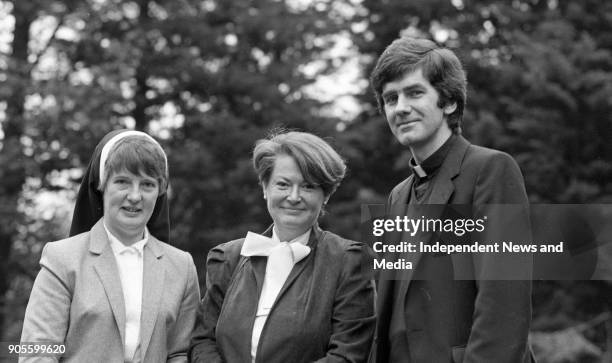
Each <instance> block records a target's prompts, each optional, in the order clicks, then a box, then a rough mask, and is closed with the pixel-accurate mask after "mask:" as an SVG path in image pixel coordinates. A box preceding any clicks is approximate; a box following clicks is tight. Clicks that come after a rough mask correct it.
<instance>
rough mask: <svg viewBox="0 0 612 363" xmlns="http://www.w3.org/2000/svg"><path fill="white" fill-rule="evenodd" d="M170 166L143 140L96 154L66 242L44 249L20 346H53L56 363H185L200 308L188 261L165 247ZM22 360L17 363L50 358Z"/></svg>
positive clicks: (127, 137) (124, 137)
mask: <svg viewBox="0 0 612 363" xmlns="http://www.w3.org/2000/svg"><path fill="white" fill-rule="evenodd" d="M167 187H168V161H167V158H166V154H165V152H164V151H163V149H162V147H161V146H160V144H159V143H158V142H157V141H155V140H154V139H153V138H152V137H151V136H149V135H147V134H146V133H143V132H139V131H132V130H116V131H113V132H111V133H109V134H107V135H106V136H105V137H104V138H103V139H102V141H101V142H100V143H99V144H98V146H97V147H96V149H95V151H94V154H93V156H92V158H91V161H90V163H89V166H88V168H87V171H86V173H85V176H84V178H83V181H82V183H81V186H80V190H79V192H78V195H77V201H76V206H75V208H74V214H73V219H72V226H71V229H70V236H71V237H69V238H67V239H63V240H60V241H56V242H50V243H47V244H46V245H45V246H44V248H43V251H42V256H41V259H40V266H41V270H40V272H39V273H38V275H37V277H36V280H35V281H34V286H33V288H32V292H31V295H30V299H29V301H28V306H27V308H26V314H25V318H24V323H23V331H22V335H21V341H22V342H28V343H36V342H44V343H53V344H57V345H60V346H62V347H63V349H61V350H63V351H64V353H63V354H62V355H61V357H59V356H55V358H59V359H60V360H61V361H64V362H130V363H137V362H186V361H187V350H188V348H189V337H190V334H191V331H192V329H193V326H194V321H195V314H196V309H197V306H198V301H199V299H200V292H199V288H198V278H197V274H196V269H195V265H194V263H193V259H192V257H191V255H190V254H189V253H187V252H184V251H181V250H179V249H177V248H175V247H172V246H170V245H169V244H167V242H168V241H169V229H170V227H169V217H168V200H167ZM26 355H27V354H25V355H22V356H21V358H20V362H34V361H39V360H42V359H47V360H48V357H45V358H43V357H41V355H40V354H31V355H30V356H26Z"/></svg>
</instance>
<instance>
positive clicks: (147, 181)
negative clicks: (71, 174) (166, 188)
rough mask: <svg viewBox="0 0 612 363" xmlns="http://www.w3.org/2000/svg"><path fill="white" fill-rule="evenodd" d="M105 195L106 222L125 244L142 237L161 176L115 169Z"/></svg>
mask: <svg viewBox="0 0 612 363" xmlns="http://www.w3.org/2000/svg"><path fill="white" fill-rule="evenodd" d="M103 195H104V222H105V224H106V227H107V228H108V229H109V230H110V232H111V233H112V234H113V235H114V236H115V237H117V238H118V239H119V240H120V241H121V242H123V243H124V244H125V245H131V244H132V243H134V242H137V241H139V240H141V239H142V238H143V233H144V228H145V226H146V224H147V222H148V221H149V219H150V218H151V214H153V209H154V208H155V201H156V200H157V196H158V195H159V183H158V182H157V180H156V179H155V178H153V177H151V176H149V175H145V174H142V173H141V174H140V175H136V174H133V173H131V172H129V171H127V170H123V171H120V172H117V173H112V174H111V175H110V176H109V178H108V181H107V182H106V186H105V188H104V194H103Z"/></svg>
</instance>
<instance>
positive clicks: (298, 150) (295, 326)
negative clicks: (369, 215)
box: [190, 132, 375, 363]
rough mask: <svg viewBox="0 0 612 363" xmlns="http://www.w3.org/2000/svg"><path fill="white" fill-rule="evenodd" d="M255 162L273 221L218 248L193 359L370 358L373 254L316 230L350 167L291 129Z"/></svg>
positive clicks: (264, 144)
mask: <svg viewBox="0 0 612 363" xmlns="http://www.w3.org/2000/svg"><path fill="white" fill-rule="evenodd" d="M253 165H254V168H255V171H256V172H257V174H258V177H259V181H260V183H261V185H262V187H263V197H264V199H265V200H266V203H267V207H268V212H269V213H270V216H271V217H272V220H273V221H274V224H273V226H272V227H270V228H268V230H267V231H266V232H264V233H263V235H258V234H255V233H251V232H249V233H248V234H247V236H246V238H242V239H239V240H234V241H231V242H227V243H224V244H221V245H219V246H217V247H215V248H213V249H212V250H211V251H210V253H209V255H208V259H207V265H206V270H207V278H206V293H205V296H204V299H203V300H202V302H201V304H200V308H199V311H198V316H197V319H196V329H195V331H194V336H193V339H192V346H191V353H190V355H191V359H192V361H193V362H206V363H212V362H232V363H234V362H266V363H270V362H271V363H274V362H313V361H317V362H365V361H366V360H367V358H368V353H369V349H370V345H371V341H372V336H373V332H374V323H375V316H374V287H373V284H372V282H371V280H370V279H369V277H368V276H367V274H365V273H362V263H367V261H368V260H371V258H372V251H371V249H370V248H369V247H368V246H367V245H365V244H363V243H359V242H354V241H349V240H346V239H343V238H341V237H339V236H337V235H335V234H333V233H331V232H327V231H323V230H321V229H320V228H319V226H318V224H317V219H318V217H319V215H320V214H321V211H322V209H323V207H324V206H325V204H326V203H327V201H328V200H329V198H330V196H331V195H332V194H333V193H334V191H335V190H336V188H337V187H338V185H339V184H340V182H341V180H342V179H343V178H344V174H345V170H346V166H345V164H344V161H343V160H342V158H341V157H340V156H339V155H338V153H336V151H335V150H334V149H333V148H332V147H331V146H330V145H329V144H327V143H326V142H325V141H323V140H322V139H321V138H319V137H317V136H315V135H312V134H309V133H304V132H288V133H281V134H277V135H275V136H272V137H270V138H269V139H265V140H259V141H258V142H257V144H256V146H255V149H254V151H253Z"/></svg>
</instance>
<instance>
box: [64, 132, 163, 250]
mask: <svg viewBox="0 0 612 363" xmlns="http://www.w3.org/2000/svg"><path fill="white" fill-rule="evenodd" d="M127 136H141V137H146V138H148V139H149V140H152V141H153V142H155V143H156V144H157V141H155V140H154V139H153V138H152V137H151V136H149V135H147V134H145V133H144V132H140V131H134V130H115V131H111V132H109V133H108V134H106V136H104V137H103V138H102V140H101V141H100V143H98V145H97V146H96V149H95V150H94V153H93V156H92V157H91V160H90V161H89V165H88V166H87V170H86V171H85V175H84V176H83V181H81V186H80V187H79V193H78V194H77V200H76V205H75V207H74V213H73V215H72V225H71V226H70V236H74V235H77V234H79V233H83V232H88V231H89V230H90V229H91V228H92V227H93V226H94V224H96V223H97V222H98V221H99V220H100V218H102V216H103V215H104V211H103V205H104V203H103V197H102V192H101V191H100V190H98V186H99V185H100V182H101V180H102V178H101V175H102V173H103V172H104V164H103V162H105V161H106V158H107V157H108V155H109V152H110V151H111V150H112V148H113V146H114V145H115V143H116V142H117V141H118V140H120V139H122V138H124V137H127ZM158 145H159V144H158ZM160 149H161V146H160ZM162 152H163V149H162ZM164 155H165V154H164ZM101 159H103V162H102V163H101V162H100V161H101ZM167 170H168V167H167V161H166V171H167ZM147 227H148V228H149V232H150V233H151V234H152V235H153V236H155V237H156V238H157V239H159V240H161V241H164V242H168V241H169V238H170V218H169V212H168V193H162V192H160V193H159V196H158V197H157V201H156V202H155V208H154V209H153V214H152V215H151V218H150V219H149V222H148V223H147Z"/></svg>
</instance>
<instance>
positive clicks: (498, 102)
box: [0, 0, 612, 362]
mask: <svg viewBox="0 0 612 363" xmlns="http://www.w3.org/2000/svg"><path fill="white" fill-rule="evenodd" d="M0 19H1V20H0V260H2V261H3V263H2V264H1V265H0V329H1V331H0V338H1V339H0V340H2V341H17V340H18V339H19V335H20V331H21V323H22V319H23V313H24V309H25V304H26V303H27V298H28V296H29V291H30V289H31V285H32V282H33V278H34V277H35V276H36V273H37V271H38V259H39V257H40V251H41V248H42V245H43V244H44V243H45V242H47V241H52V240H56V239H60V238H64V237H65V236H66V235H67V231H68V225H69V221H70V218H71V209H72V205H73V204H72V203H73V200H74V196H75V193H76V189H77V188H78V183H79V181H80V178H81V177H82V173H83V169H84V167H85V166H86V165H87V163H88V161H89V157H90V155H91V152H92V151H93V148H94V146H95V145H96V143H97V142H98V140H100V138H101V137H102V136H103V135H104V134H105V133H107V132H108V131H110V130H112V129H115V128H124V127H129V128H135V129H138V130H144V131H147V132H150V133H151V134H153V135H154V136H156V137H157V138H158V139H159V140H160V141H161V143H162V145H163V146H164V148H165V149H166V151H167V153H168V156H169V162H170V167H171V175H172V177H171V183H172V185H171V188H172V190H171V196H172V199H171V219H172V241H171V242H172V243H173V244H174V245H176V246H178V247H179V248H182V249H184V250H187V251H189V252H191V253H192V254H193V256H194V258H195V260H196V264H197V265H198V267H199V272H200V276H201V277H203V270H202V267H203V262H204V258H205V255H206V252H207V251H208V249H210V248H211V247H212V246H214V245H216V244H218V243H221V242H225V241H227V240H230V239H233V238H237V237H240V236H243V235H244V234H245V232H246V231H247V230H255V231H258V230H262V229H263V228H264V227H265V226H266V225H268V224H269V223H270V220H269V217H268V214H267V212H266V210H265V204H264V203H263V200H262V198H261V192H260V189H259V187H258V185H257V180H256V177H255V175H254V173H253V171H252V170H251V165H250V153H251V148H252V145H253V143H254V141H255V140H256V139H258V138H261V137H263V136H265V135H266V134H267V133H268V132H269V131H270V130H271V129H272V128H274V127H287V128H295V129H302V130H308V131H311V132H314V133H316V134H318V135H320V136H322V137H324V138H326V139H327V140H329V141H330V142H331V143H332V144H333V145H334V146H335V147H336V148H337V149H338V150H339V151H340V153H341V154H342V155H344V156H345V157H346V158H347V161H348V165H349V168H350V173H349V175H348V177H347V179H346V180H345V182H344V183H343V185H342V186H341V188H340V189H339V190H338V192H337V193H336V194H335V195H334V197H333V198H332V201H331V203H330V207H329V210H328V212H329V213H328V215H327V216H326V217H325V218H324V219H323V220H322V224H323V226H324V227H325V228H327V229H330V230H332V231H334V232H336V233H339V234H341V235H344V236H347V237H350V238H355V239H358V238H359V235H358V233H357V231H358V230H359V228H358V223H359V211H360V207H359V206H360V205H361V204H362V203H372V202H382V201H384V200H385V196H386V194H387V193H388V192H389V190H390V189H391V188H392V186H393V185H395V184H396V183H397V182H399V181H401V180H402V179H403V178H404V177H405V176H406V173H407V172H406V168H405V165H406V161H407V160H408V158H409V154H408V152H407V151H406V150H405V149H402V148H401V147H400V146H399V145H398V144H397V142H395V140H394V139H393V136H392V135H391V133H390V132H389V131H388V129H387V125H386V123H385V121H384V120H383V118H382V117H381V115H380V114H379V113H378V112H377V109H376V101H375V99H374V97H373V96H372V94H371V92H370V90H369V89H368V82H367V76H368V74H369V72H370V70H371V69H372V67H373V62H374V61H375V59H376V56H377V55H378V54H380V53H381V52H382V50H383V49H384V47H385V46H386V45H387V44H388V43H390V42H391V41H392V40H393V39H395V38H396V37H398V36H399V35H415V36H425V37H429V38H432V39H435V40H436V41H438V42H440V43H441V44H444V45H446V46H448V47H451V48H453V49H455V50H456V52H457V53H458V54H459V55H460V58H461V59H462V60H463V62H464V64H465V66H466V69H467V71H468V77H469V81H470V83H469V96H468V105H467V110H466V115H465V121H464V125H465V127H464V134H465V135H466V136H467V137H468V138H469V139H470V140H471V141H472V142H474V143H476V144H480V145H484V146H490V147H495V148H498V149H501V150H504V151H506V152H508V153H510V154H511V155H513V156H514V157H515V158H516V160H517V161H518V163H519V165H520V167H521V169H522V171H523V173H524V175H525V182H526V185H527V190H528V193H529V198H530V201H531V202H533V203H610V202H612V162H611V160H612V143H611V142H610V140H611V139H612V116H611V115H612V3H609V2H608V1H604V0H585V1H580V2H577V1H576V2H572V1H554V0H548V1H543V0H514V1H480V0H471V1H470V0H463V1H462V0H453V1H448V0H444V1H443V0H430V1H425V0H412V1H405V0H310V1H307V0H239V1H222V0H199V1H196V0H157V1H154V0H134V1H119V0H65V1H59V0H12V1H0ZM611 291H612V286H611V284H610V283H609V282H607V281H580V282H569V281H538V282H536V283H535V285H534V293H533V302H534V324H533V334H532V342H533V345H534V349H535V351H536V354H537V355H538V357H539V359H540V361H542V362H607V361H612V357H611V355H610V354H612V353H610V352H611V351H612V319H611V318H610V310H611V307H612V306H611V305H612V292H611Z"/></svg>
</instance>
